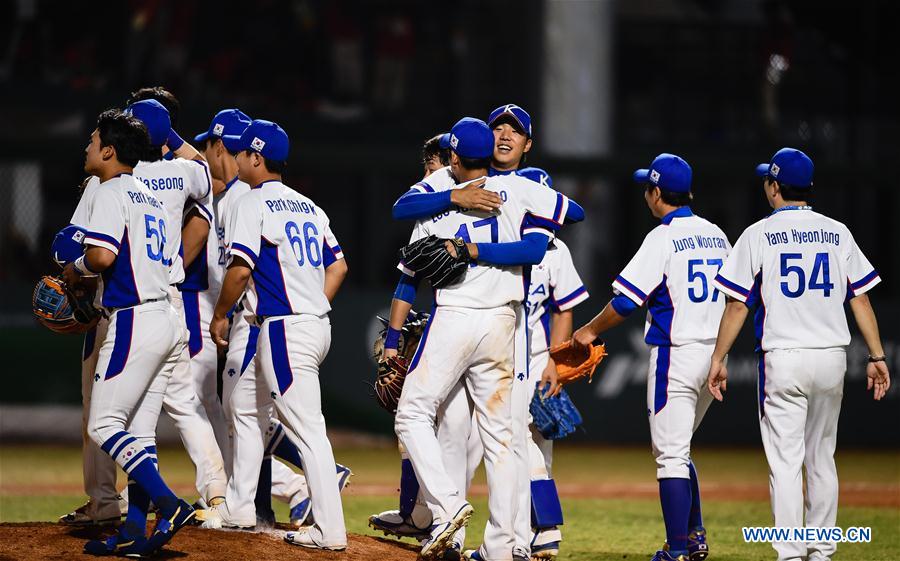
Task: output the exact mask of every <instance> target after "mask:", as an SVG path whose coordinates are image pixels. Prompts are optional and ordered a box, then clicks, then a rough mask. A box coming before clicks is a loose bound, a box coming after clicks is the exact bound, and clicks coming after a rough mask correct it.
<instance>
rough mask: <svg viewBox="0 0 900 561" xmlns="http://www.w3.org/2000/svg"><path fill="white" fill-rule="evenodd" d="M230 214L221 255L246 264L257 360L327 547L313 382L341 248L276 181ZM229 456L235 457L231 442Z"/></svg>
mask: <svg viewBox="0 0 900 561" xmlns="http://www.w3.org/2000/svg"><path fill="white" fill-rule="evenodd" d="M233 216H234V228H233V230H232V231H231V232H228V231H227V230H226V240H227V243H228V258H229V260H231V259H234V258H235V257H238V258H240V259H241V260H242V261H244V262H246V264H247V265H249V266H250V267H251V269H252V271H253V273H252V285H251V286H252V292H253V294H254V295H255V301H254V302H251V304H252V309H251V310H249V311H251V312H252V313H254V314H255V316H256V317H255V322H256V323H258V324H259V325H260V331H259V340H258V343H257V353H256V357H255V361H256V367H257V369H258V372H259V373H261V374H262V377H263V379H264V381H265V386H266V390H268V391H269V392H270V393H269V395H270V396H271V397H272V399H274V401H275V408H276V410H277V411H278V416H279V418H280V419H281V420H282V422H283V423H284V429H285V431H286V432H287V434H288V436H289V437H290V439H291V440H292V441H293V442H294V443H296V444H297V447H298V449H299V451H300V453H301V455H302V457H303V462H304V466H303V467H304V471H305V474H306V480H307V482H308V485H309V494H310V498H311V499H312V513H313V516H314V518H315V524H314V526H313V527H312V529H311V531H310V535H311V537H312V538H313V539H314V540H315V541H316V543H319V544H320V545H323V546H326V547H340V546H345V545H346V543H347V535H346V534H347V532H346V527H345V524H344V514H343V510H342V507H341V497H340V491H339V490H338V485H337V476H336V474H335V468H334V466H335V462H334V454H333V452H332V449H331V443H330V442H329V441H328V437H327V435H326V431H325V418H324V416H323V415H322V402H321V395H320V388H319V365H320V364H321V362H322V360H324V358H325V355H326V354H327V353H328V348H329V347H330V344H331V324H330V322H329V320H328V312H329V311H330V310H331V305H330V304H329V302H328V299H327V298H326V296H325V292H324V286H325V269H326V267H328V266H329V265H331V264H332V263H334V262H335V261H336V260H338V259H342V258H343V253H342V252H341V249H340V246H339V245H338V243H337V240H336V239H335V237H334V234H333V233H332V232H331V228H330V225H329V220H328V217H327V215H326V214H325V212H324V211H323V210H322V209H321V208H319V207H317V206H316V205H315V203H313V202H312V201H311V200H310V199H309V198H307V197H305V196H303V195H301V194H299V193H297V192H296V191H294V190H292V189H290V188H289V187H287V186H286V185H284V184H283V183H281V182H280V181H264V182H263V183H261V184H260V185H258V186H256V187H254V188H253V189H251V191H250V193H248V194H246V195H244V196H243V197H241V198H240V201H239V202H238V206H237V209H236V211H235V213H234V214H233ZM259 393H260V392H259V390H258V391H257V395H259ZM235 456H236V457H237V456H240V453H239V452H238V446H237V444H236V446H235ZM227 502H228V501H227V500H226V504H227Z"/></svg>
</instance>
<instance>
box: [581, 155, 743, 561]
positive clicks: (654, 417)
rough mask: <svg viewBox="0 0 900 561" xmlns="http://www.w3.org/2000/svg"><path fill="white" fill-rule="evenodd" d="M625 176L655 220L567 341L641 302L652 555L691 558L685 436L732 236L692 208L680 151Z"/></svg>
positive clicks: (699, 548)
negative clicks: (655, 523) (657, 540)
mask: <svg viewBox="0 0 900 561" xmlns="http://www.w3.org/2000/svg"><path fill="white" fill-rule="evenodd" d="M634 180H635V182H637V183H638V184H640V185H642V186H644V187H645V190H644V200H645V201H646V202H647V206H648V207H649V208H650V212H651V213H652V214H653V216H655V217H656V218H659V219H660V220H661V222H662V223H661V224H660V225H659V226H657V227H656V228H654V229H653V230H651V231H650V233H649V234H647V236H646V237H645V238H644V242H643V243H642V244H641V247H640V249H638V251H637V253H636V254H635V255H634V257H632V258H631V261H629V263H628V265H626V267H625V269H623V270H622V272H621V273H620V274H619V276H617V277H616V279H615V280H614V281H613V283H612V285H613V291H614V292H615V296H614V297H613V299H612V300H610V302H609V303H608V304H607V305H606V307H604V308H603V311H602V312H600V313H599V314H598V315H597V316H596V317H594V319H592V320H591V321H590V322H589V323H588V324H587V325H585V326H583V327H581V328H580V329H578V330H577V331H576V332H575V334H574V335H573V337H572V342H573V344H575V345H582V346H583V345H587V344H589V343H592V342H593V341H594V340H595V339H596V338H597V337H598V336H600V334H602V333H604V332H605V331H607V330H609V329H611V328H613V327H615V326H616V325H619V324H620V323H622V322H623V321H624V320H625V317H626V316H628V315H629V314H631V313H632V312H633V311H634V310H635V309H637V308H638V307H639V306H642V305H643V304H644V303H647V323H646V326H645V329H644V335H645V337H644V340H645V341H646V342H647V344H648V345H649V346H650V367H649V371H648V378H647V415H648V417H649V419H650V438H651V442H652V445H653V455H654V457H655V458H656V477H657V479H658V480H659V498H660V503H661V505H662V513H663V519H664V521H665V525H666V544H665V546H664V547H663V549H662V550H660V551H658V552H656V555H654V557H653V561H671V560H678V561H687V560H688V559H690V560H691V561H698V560H701V559H705V558H706V556H707V554H708V547H707V544H706V530H705V529H704V528H703V520H702V517H701V509H700V487H699V484H698V481H697V471H696V468H695V467H694V464H693V462H692V461H691V456H690V450H691V436H692V435H693V432H694V431H695V430H696V429H697V427H698V426H699V425H700V421H701V420H702V419H703V415H704V414H705V413H706V410H707V408H708V407H709V404H710V402H711V401H712V396H711V395H710V394H709V392H707V391H705V389H704V386H705V381H706V373H707V372H708V370H709V360H710V356H711V355H712V350H713V344H714V338H715V334H716V331H717V329H718V327H719V319H720V318H721V314H722V310H723V309H724V307H725V297H724V296H722V295H721V294H719V292H718V291H717V290H716V289H715V287H714V286H713V284H712V281H713V278H714V277H715V275H716V273H717V272H718V270H719V267H721V266H722V263H723V262H724V260H725V258H726V257H727V256H728V252H729V250H730V249H731V245H730V244H729V243H728V238H727V237H726V236H725V234H724V233H723V232H722V230H721V229H720V228H719V227H718V226H716V225H715V224H712V223H711V222H709V221H707V220H704V219H703V218H701V217H699V216H697V215H695V214H694V213H693V212H692V211H691V207H690V206H689V204H690V202H691V200H692V194H691V167H690V166H689V165H688V163H687V162H685V161H684V160H683V159H681V158H680V157H678V156H675V155H672V154H660V155H659V156H657V157H656V158H655V159H654V160H653V163H652V164H650V168H649V169H639V170H637V171H636V172H634Z"/></svg>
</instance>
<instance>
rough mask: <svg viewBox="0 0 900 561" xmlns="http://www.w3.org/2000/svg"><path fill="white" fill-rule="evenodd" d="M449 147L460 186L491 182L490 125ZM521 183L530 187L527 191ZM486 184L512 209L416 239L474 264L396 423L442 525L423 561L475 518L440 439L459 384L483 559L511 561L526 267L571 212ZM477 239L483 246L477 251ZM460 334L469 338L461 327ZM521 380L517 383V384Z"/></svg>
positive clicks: (438, 316) (544, 192) (435, 328)
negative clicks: (442, 241) (476, 465)
mask: <svg viewBox="0 0 900 561" xmlns="http://www.w3.org/2000/svg"><path fill="white" fill-rule="evenodd" d="M450 145H451V148H452V154H451V167H452V169H453V175H454V177H455V178H456V179H458V180H460V181H463V182H467V181H470V180H472V179H476V178H479V177H482V176H483V175H484V174H485V173H486V172H487V167H488V165H489V163H490V157H491V154H492V153H493V148H494V139H493V135H492V134H491V131H490V129H489V128H488V127H487V125H486V124H485V123H484V122H483V121H480V120H477V119H472V118H465V119H462V120H460V121H459V122H458V123H457V124H456V125H454V127H453V129H452V130H451V133H450ZM521 182H527V185H528V187H527V188H523V186H522V185H521V184H518V183H521ZM483 184H484V189H485V190H489V191H493V192H495V193H496V194H498V195H499V198H500V199H501V201H504V199H505V201H504V202H503V205H504V206H503V209H502V211H501V212H499V213H487V212H483V211H471V210H469V211H465V210H463V209H459V210H456V211H450V212H447V213H442V214H440V215H436V216H435V217H434V218H433V220H432V221H431V222H422V223H420V224H419V227H417V229H416V232H415V233H414V236H413V237H414V238H415V239H418V238H420V237H424V236H428V235H439V237H459V238H462V239H463V240H465V241H466V242H467V243H466V247H467V249H468V250H469V255H470V256H471V258H472V259H473V260H474V261H476V265H475V266H473V267H472V268H471V269H470V270H469V272H468V273H467V274H466V276H465V278H464V280H463V281H462V282H461V283H457V284H455V285H451V286H449V287H446V288H440V289H438V290H437V291H436V296H435V301H436V308H435V312H434V313H433V314H432V317H431V319H430V320H429V324H428V327H427V328H426V330H425V333H424V334H423V337H422V341H421V342H420V344H419V348H418V350H417V352H416V356H415V357H414V358H413V361H412V363H411V365H410V375H409V377H407V380H406V385H405V386H404V390H403V394H402V396H401V399H400V405H399V407H398V410H397V416H396V420H395V428H396V431H397V434H398V436H399V438H400V440H401V443H402V444H403V446H404V447H405V448H406V450H407V452H408V454H409V457H410V460H411V461H412V464H413V467H414V468H415V472H416V475H417V477H418V479H419V483H420V484H421V486H422V488H423V490H424V492H425V495H426V497H427V499H428V501H429V503H433V504H434V505H435V508H434V510H435V511H436V512H435V514H436V516H435V522H436V524H435V525H434V526H433V527H432V530H431V535H430V537H429V539H427V540H426V541H425V543H424V544H423V546H422V551H421V555H422V556H423V557H425V558H432V557H435V556H438V555H441V554H443V552H444V551H445V550H446V549H447V548H448V546H449V542H450V541H451V540H452V538H453V535H454V534H455V533H456V531H457V530H458V529H459V528H460V527H461V526H463V525H465V524H466V522H467V521H468V518H469V517H470V516H471V514H472V507H471V505H469V503H468V502H466V500H465V499H464V498H463V496H464V490H465V489H464V484H463V485H459V484H458V482H457V483H454V481H453V479H451V477H450V476H449V475H448V472H447V470H446V468H445V466H444V463H443V461H442V458H441V445H440V444H439V442H438V439H437V436H436V435H435V432H434V426H435V419H436V416H437V408H438V406H439V405H440V404H441V403H443V402H444V401H445V400H446V399H447V397H448V395H449V394H450V393H451V392H452V391H453V390H454V388H456V387H457V383H458V381H459V380H460V379H464V380H465V383H466V389H467V391H468V394H469V396H470V397H471V399H472V400H473V402H474V406H475V409H476V411H477V414H478V415H477V418H478V425H479V432H480V436H481V438H482V441H483V444H484V448H485V464H486V466H487V471H488V481H489V487H490V495H489V498H488V502H489V506H490V519H489V522H488V527H487V529H486V531H485V544H484V546H483V548H482V554H483V555H485V556H486V557H488V558H492V559H493V558H496V559H509V558H511V557H512V554H513V547H514V545H515V538H514V535H513V531H512V524H513V518H514V516H515V509H514V508H511V507H512V506H513V505H514V503H515V491H516V485H515V483H516V477H517V475H516V467H515V465H513V462H512V461H509V460H508V458H509V459H511V458H512V455H513V451H512V446H511V443H512V431H513V427H512V425H513V412H512V408H511V406H510V401H509V398H510V396H511V393H512V385H513V380H514V378H515V377H518V376H519V375H521V376H522V378H523V379H524V376H525V371H526V370H527V364H525V363H526V362H527V354H526V353H527V350H526V348H525V344H526V343H525V337H524V336H525V328H524V323H525V320H524V312H523V310H522V309H521V302H522V300H524V298H525V290H524V288H523V284H522V283H523V280H524V278H525V276H524V273H523V269H522V265H521V264H522V263H528V264H532V263H537V262H539V261H540V259H541V258H542V257H543V255H544V253H545V252H546V248H547V243H548V241H549V239H548V238H552V236H553V231H555V230H556V229H558V228H559V225H560V223H561V221H562V218H563V216H564V215H565V207H566V206H567V205H568V200H567V199H566V198H565V197H564V196H563V195H561V194H559V193H556V192H554V191H552V190H550V189H545V188H541V187H540V186H538V185H535V184H534V183H532V182H530V181H528V180H526V179H523V178H520V177H516V176H510V177H495V178H488V179H487V180H486V181H485V182H484V183H483ZM451 196H452V195H451ZM473 219H474V220H473ZM495 224H496V226H495ZM523 224H524V225H525V226H524V228H523ZM473 239H475V240H477V241H478V242H481V240H483V242H481V243H472V240H473ZM479 262H480V263H481V264H480V265H478V263H479ZM401 268H403V265H402V264H401ZM404 272H405V273H407V274H410V273H412V274H413V275H414V273H415V272H414V271H410V270H404ZM525 286H527V285H525ZM462 324H465V325H466V328H465V329H461V328H460V327H459V326H460V325H462ZM517 325H518V326H521V328H519V329H517ZM517 334H519V337H516V335H517ZM429 338H434V339H435V340H438V341H441V343H440V345H434V344H433V345H431V346H429V345H428V344H427V342H428V339H429ZM515 349H518V352H514V350H515ZM514 357H516V358H517V359H518V360H515V361H514ZM514 370H515V371H516V372H519V373H520V374H518V375H514V374H513V372H514ZM417 372H420V374H419V375H418V376H417V375H416V373H417ZM463 445H464V442H463Z"/></svg>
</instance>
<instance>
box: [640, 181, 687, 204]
mask: <svg viewBox="0 0 900 561" xmlns="http://www.w3.org/2000/svg"><path fill="white" fill-rule="evenodd" d="M645 187H646V189H647V191H652V190H654V189H659V198H661V199H662V201H663V202H664V203H666V204H667V205H669V206H687V205H689V204H691V201H693V200H694V194H693V193H691V192H690V191H688V192H687V193H676V192H675V191H666V190H665V189H663V188H662V187H660V186H659V185H654V184H652V183H646V184H645Z"/></svg>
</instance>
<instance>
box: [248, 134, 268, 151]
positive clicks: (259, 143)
mask: <svg viewBox="0 0 900 561" xmlns="http://www.w3.org/2000/svg"><path fill="white" fill-rule="evenodd" d="M265 145H266V141H265V140H263V139H261V138H259V137H257V136H254V137H253V141H252V142H250V148H253V149H254V150H256V151H257V152H262V149H263V147H265Z"/></svg>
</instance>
